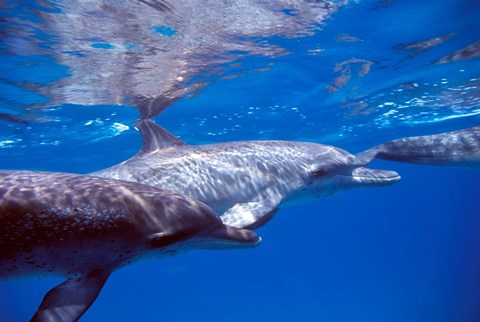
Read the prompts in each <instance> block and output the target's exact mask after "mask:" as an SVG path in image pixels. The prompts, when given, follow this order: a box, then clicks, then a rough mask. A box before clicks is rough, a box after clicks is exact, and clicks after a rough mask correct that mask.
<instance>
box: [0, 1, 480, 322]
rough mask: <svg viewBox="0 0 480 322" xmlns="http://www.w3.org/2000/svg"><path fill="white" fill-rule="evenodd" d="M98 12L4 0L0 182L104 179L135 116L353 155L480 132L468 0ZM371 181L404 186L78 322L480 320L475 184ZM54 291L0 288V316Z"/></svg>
mask: <svg viewBox="0 0 480 322" xmlns="http://www.w3.org/2000/svg"><path fill="white" fill-rule="evenodd" d="M94 3H95V4H92V2H87V1H76V2H64V1H0V12H1V14H0V34H1V40H0V116H2V117H0V168H1V169H29V170H46V171H65V172H75V173H88V172H91V171H94V170H98V169H101V168H105V167H107V166H111V165H113V164H116V163H118V162H121V161H123V160H125V159H127V158H129V157H131V156H132V155H133V154H135V153H136V151H137V150H138V149H139V147H140V144H141V138H140V135H139V133H138V131H136V130H135V128H134V125H133V123H134V122H135V120H136V119H137V118H138V117H139V116H140V115H143V116H147V117H154V116H155V117H156V118H155V120H156V121H157V122H158V123H160V124H162V125H163V126H164V127H166V128H167V129H169V130H170V131H171V132H172V133H174V134H175V135H178V136H179V137H180V138H181V139H182V140H184V141H185V142H188V143H191V144H205V143H214V142H224V141H238V140H249V139H282V140H301V141H312V142H319V143H325V144H332V145H335V146H338V147H341V148H343V149H346V150H348V151H351V152H359V151H362V150H364V149H367V148H369V147H372V146H374V145H376V144H380V143H382V142H385V141H388V140H391V139H395V138H399V137H403V136H413V135H423V134H430V133H439V132H446V131H450V130H456V129H461V128H466V127H470V126H478V125H479V124H480V60H479V57H480V44H479V43H478V42H479V41H480V28H479V23H478V22H479V21H480V2H478V1H472V0H470V1H467V0H463V1H446V0H445V1H439V0H437V1H401V0H397V1H395V0H390V1H389V0H381V1H373V0H368V1H360V0H358V1H331V2H329V3H328V5H326V2H319V4H315V2H308V1H306V2H292V3H290V2H288V1H271V2H269V3H268V4H267V3H263V2H261V1H255V0H251V1H247V0H245V1H232V2H225V3H223V2H218V1H217V2H215V1H205V2H202V4H200V3H197V2H196V1H178V2H167V1H158V2H155V1H150V2H148V1H145V2H142V1H122V2H118V3H117V4H112V2H109V1H97V2H94ZM101 4H102V5H104V6H103V7H102V6H101ZM147 4H149V5H147ZM320 5H322V6H324V7H323V8H324V9H322V10H320V9H319V8H318V6H320ZM165 7H167V8H170V9H168V10H167V9H165ZM162 8H163V9H162ZM107 9H108V10H107ZM127 9H128V10H127ZM127 13H128V15H127ZM279 17H280V18H279ZM469 46H470V47H469ZM466 48H467V49H466ZM145 102H148V103H149V104H144V103H145ZM159 102H160V103H163V102H168V104H167V103H165V104H164V105H165V106H164V105H162V104H160V103H159ZM170 103H171V104H170ZM133 106H137V107H138V108H137V109H136V108H134V107H133ZM147 106H149V107H151V108H147ZM165 108H166V109H165ZM158 114H160V115H159V116H157V115H158ZM372 167H375V168H381V169H389V170H395V171H397V172H398V173H399V174H400V175H401V176H402V181H401V182H400V183H399V184H397V185H395V186H391V187H383V188H369V189H363V190H362V189H358V190H355V191H350V192H347V193H345V194H341V195H337V196H335V197H332V198H330V199H325V200H318V201H316V202H313V203H309V204H305V205H300V206H295V207H289V208H282V209H281V210H280V212H279V213H278V214H277V216H276V217H275V218H274V220H272V221H271V222H270V223H269V224H268V225H266V226H265V227H263V228H261V229H259V230H258V233H259V234H260V235H261V236H262V238H263V242H262V245H260V246H259V247H257V248H255V249H246V250H228V251H196V252H191V253H187V254H183V255H179V256H176V257H171V258H166V259H163V260H156V261H145V262H140V263H137V264H135V265H132V266H129V267H126V268H123V269H121V270H119V271H117V272H115V273H114V274H113V275H112V276H111V278H110V279H109V280H108V282H107V284H106V286H105V287H104V289H103V290H102V292H101V294H100V296H99V297H98V299H97V300H96V302H95V303H94V304H93V306H92V307H91V308H90V309H89V310H88V311H87V313H86V314H85V315H84V317H82V319H81V321H162V322H167V321H172V322H174V321H175V322H180V321H193V320H195V321H221V322H235V321H245V320H248V321H292V320H294V321H335V322H337V321H371V322H376V321H378V322H383V321H390V322H396V321H398V322H404V321H419V322H420V321H422V322H424V321H435V322H442V321H448V322H467V321H468V322H470V321H472V322H473V321H480V274H479V272H480V255H479V254H480V216H479V215H480V202H479V201H478V191H480V190H479V189H480V180H479V179H480V174H479V172H474V171H470V170H466V169H457V168H446V167H444V168H441V167H434V166H419V165H408V164H400V163H394V162H386V161H375V162H374V164H373V165H372ZM61 281H62V279H59V278H41V279H40V278H29V279H18V280H13V281H2V282H1V283H0V299H1V300H0V320H1V321H7V322H8V321H25V320H28V318H29V317H31V315H32V314H33V313H34V311H35V310H36V308H37V306H38V305H39V303H40V302H41V300H42V298H43V296H44V294H45V293H46V292H47V291H48V290H49V289H50V288H52V287H53V286H55V285H57V284H58V283H60V282H61Z"/></svg>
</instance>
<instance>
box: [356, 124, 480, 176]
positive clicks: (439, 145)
mask: <svg viewBox="0 0 480 322" xmlns="http://www.w3.org/2000/svg"><path fill="white" fill-rule="evenodd" d="M357 158H359V159H360V160H362V162H364V163H369V162H371V161H372V160H373V159H375V158H378V159H384V160H391V161H399V162H409V163H419V164H428V165H447V166H458V167H468V168H474V169H479V168H480V126H476V127H472V128H468V129H463V130H459V131H452V132H445V133H440V134H434V135H425V136H413V137H407V138H402V139H398V140H394V141H390V142H387V143H384V144H381V145H378V146H376V147H373V148H371V149H369V150H367V151H364V152H362V153H359V154H357Z"/></svg>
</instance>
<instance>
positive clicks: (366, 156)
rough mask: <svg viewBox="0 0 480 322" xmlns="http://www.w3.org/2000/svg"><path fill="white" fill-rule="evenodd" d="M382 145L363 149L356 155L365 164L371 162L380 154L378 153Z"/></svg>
mask: <svg viewBox="0 0 480 322" xmlns="http://www.w3.org/2000/svg"><path fill="white" fill-rule="evenodd" d="M381 147H382V145H379V146H376V147H373V148H371V149H368V150H366V151H362V152H360V153H357V154H356V155H355V157H356V158H357V159H358V160H360V162H361V163H362V164H363V165H364V166H365V165H367V164H369V163H370V162H372V161H373V159H375V158H376V157H377V155H378V153H379V152H380V150H381Z"/></svg>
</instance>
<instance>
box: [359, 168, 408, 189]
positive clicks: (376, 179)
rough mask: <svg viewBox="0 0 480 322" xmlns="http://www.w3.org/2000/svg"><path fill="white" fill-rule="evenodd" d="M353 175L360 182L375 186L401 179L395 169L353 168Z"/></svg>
mask: <svg viewBox="0 0 480 322" xmlns="http://www.w3.org/2000/svg"><path fill="white" fill-rule="evenodd" d="M352 177H353V178H354V179H355V181H357V182H359V183H362V184H369V185H375V186H377V185H378V186H385V185H390V184H394V183H397V182H398V181H400V179H401V177H400V175H399V174H398V173H397V172H395V171H390V170H376V169H369V168H363V167H360V168H357V169H355V170H353V172H352Z"/></svg>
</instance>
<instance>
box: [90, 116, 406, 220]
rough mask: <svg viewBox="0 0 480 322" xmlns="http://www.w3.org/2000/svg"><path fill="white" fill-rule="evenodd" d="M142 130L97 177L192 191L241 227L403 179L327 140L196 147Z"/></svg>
mask: <svg viewBox="0 0 480 322" xmlns="http://www.w3.org/2000/svg"><path fill="white" fill-rule="evenodd" d="M138 128H139V129H140V131H141V133H142V136H143V146H142V149H141V150H140V151H139V152H138V153H137V155H135V156H134V157H133V158H131V159H129V160H127V161H124V162H122V163H120V164H118V165H115V166H113V167H111V168H108V169H105V170H101V171H98V172H94V173H92V175H95V176H100V177H105V178H113V179H122V180H127V181H133V182H139V183H143V184H147V185H151V186H155V187H159V188H162V189H168V190H172V191H175V192H178V193H181V194H184V195H187V196H190V197H192V198H194V199H198V200H200V201H202V202H204V203H206V204H207V205H209V206H210V207H212V208H213V209H214V210H215V211H216V212H217V213H219V214H223V215H222V216H221V218H222V220H223V222H224V223H225V224H228V225H231V226H234V227H237V228H246V227H248V228H257V227H260V226H262V225H263V224H265V223H266V222H267V221H268V220H269V219H271V218H272V216H273V215H274V214H275V212H276V211H277V209H278V207H279V206H280V205H281V204H282V205H283V204H288V203H290V202H298V201H300V202H301V201H305V200H309V199H315V198H323V197H326V196H329V195H332V194H334V193H337V192H341V191H344V190H348V189H351V188H354V187H362V186H383V185H387V184H391V183H395V182H397V181H398V180H399V179H400V177H399V175H398V174H397V173H396V172H393V171H382V170H373V169H368V168H365V167H364V166H363V164H362V162H361V161H360V160H358V159H357V158H356V157H355V156H354V155H352V154H350V153H348V152H346V151H344V150H341V149H338V148H335V147H333V146H329V145H322V144H315V143H306V142H288V141H243V142H227V143H219V144H210V145H200V146H194V145H187V144H185V143H183V142H182V141H180V140H179V139H178V138H176V137H175V136H174V135H172V134H171V133H169V132H168V131H166V130H165V129H163V128H162V127H160V126H159V125H157V124H155V123H153V122H152V121H149V120H143V121H140V122H139V124H138Z"/></svg>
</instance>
